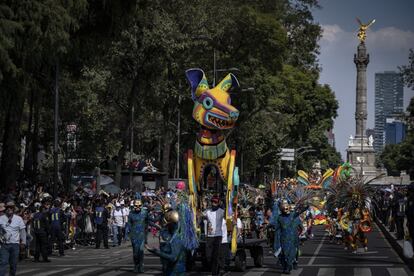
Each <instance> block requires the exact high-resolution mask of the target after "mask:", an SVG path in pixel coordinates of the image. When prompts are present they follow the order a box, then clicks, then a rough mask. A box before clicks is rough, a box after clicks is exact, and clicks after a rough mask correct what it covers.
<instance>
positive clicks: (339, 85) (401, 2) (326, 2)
mask: <svg viewBox="0 0 414 276" xmlns="http://www.w3.org/2000/svg"><path fill="white" fill-rule="evenodd" d="M319 4H320V6H321V9H314V10H313V15H314V20H315V21H316V22H318V23H319V24H321V26H322V29H323V36H322V38H321V40H320V42H319V45H320V55H319V64H320V65H321V68H322V72H321V75H320V80H319V82H320V83H321V84H328V85H329V86H330V87H331V88H332V90H333V91H334V92H335V96H336V99H337V100H338V103H339V109H338V117H337V118H336V119H335V126H334V133H335V139H336V148H337V150H338V151H339V152H340V153H341V155H342V158H343V159H344V160H345V159H346V148H347V147H348V140H349V136H350V135H352V136H355V117H354V113H355V94H356V92H355V90H356V67H355V64H354V62H353V57H354V53H356V47H357V46H358V43H359V40H358V38H357V36H356V35H357V32H358V27H359V25H358V23H357V21H356V19H355V18H356V17H358V18H360V19H361V21H362V22H363V23H367V22H369V21H371V20H372V19H375V20H376V22H375V23H374V24H373V25H372V26H371V27H370V28H369V30H368V31H367V38H366V40H365V44H366V46H367V51H368V53H369V55H370V62H369V64H368V68H367V95H368V121H367V127H368V128H374V101H375V73H377V72H384V71H398V66H401V65H406V64H408V54H409V49H410V48H413V49H414V14H413V11H414V0H392V1H391V0H346V1H344V0H320V1H319ZM413 96H414V91H413V90H411V89H408V88H404V107H405V108H406V106H408V103H409V100H410V99H411V98H412V97H413Z"/></svg>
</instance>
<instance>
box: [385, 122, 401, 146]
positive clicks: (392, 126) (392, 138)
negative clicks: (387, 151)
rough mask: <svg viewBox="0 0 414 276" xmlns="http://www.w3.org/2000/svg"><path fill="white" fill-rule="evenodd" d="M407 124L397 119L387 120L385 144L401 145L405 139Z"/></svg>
mask: <svg viewBox="0 0 414 276" xmlns="http://www.w3.org/2000/svg"><path fill="white" fill-rule="evenodd" d="M405 132H406V124H405V123H404V122H403V121H401V120H399V119H396V118H387V119H386V122H385V144H386V145H391V144H399V143H401V142H402V141H403V140H404V138H405Z"/></svg>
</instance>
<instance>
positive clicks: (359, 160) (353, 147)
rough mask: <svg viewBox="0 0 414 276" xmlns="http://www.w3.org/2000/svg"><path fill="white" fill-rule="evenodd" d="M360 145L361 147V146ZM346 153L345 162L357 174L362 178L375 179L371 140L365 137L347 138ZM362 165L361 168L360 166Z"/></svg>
mask: <svg viewBox="0 0 414 276" xmlns="http://www.w3.org/2000/svg"><path fill="white" fill-rule="evenodd" d="M361 143H362V145H361ZM346 151H347V161H348V162H349V163H350V164H351V165H352V167H353V168H354V169H355V170H356V171H357V172H358V173H360V172H361V168H362V175H364V176H372V177H375V176H376V175H377V169H376V166H375V150H374V147H373V146H372V140H371V141H370V139H368V138H366V137H362V139H361V137H356V138H352V137H350V138H349V143H348V149H347V150H346ZM361 165H362V166H361Z"/></svg>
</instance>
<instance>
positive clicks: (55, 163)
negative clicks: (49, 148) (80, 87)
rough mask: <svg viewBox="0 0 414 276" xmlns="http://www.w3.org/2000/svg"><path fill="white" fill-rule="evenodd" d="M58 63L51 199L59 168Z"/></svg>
mask: <svg viewBox="0 0 414 276" xmlns="http://www.w3.org/2000/svg"><path fill="white" fill-rule="evenodd" d="M58 114H59V62H56V69H55V114H54V143H53V171H54V173H53V179H54V180H53V188H52V192H53V197H56V185H57V184H58V181H59V168H58V165H59V164H58V139H59V137H58V134H59V129H58V118H59V115H58Z"/></svg>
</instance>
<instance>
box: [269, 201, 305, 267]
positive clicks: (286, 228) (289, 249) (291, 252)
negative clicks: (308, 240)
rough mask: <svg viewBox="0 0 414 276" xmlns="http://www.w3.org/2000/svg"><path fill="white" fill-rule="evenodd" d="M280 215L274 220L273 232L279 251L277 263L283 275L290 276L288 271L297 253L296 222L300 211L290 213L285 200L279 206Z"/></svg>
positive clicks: (292, 265)
mask: <svg viewBox="0 0 414 276" xmlns="http://www.w3.org/2000/svg"><path fill="white" fill-rule="evenodd" d="M280 210H281V213H280V214H279V216H278V218H277V219H276V221H275V222H274V223H275V230H276V235H278V236H279V243H280V249H277V250H276V252H278V251H280V250H281V252H280V254H278V256H279V261H280V263H281V265H282V268H283V273H285V274H290V271H291V270H292V269H293V268H294V264H295V261H296V257H297V253H298V247H297V245H298V244H299V242H298V231H297V227H298V220H297V218H298V217H299V214H300V213H301V211H298V210H297V209H296V211H294V212H291V211H290V205H289V203H288V201H287V200H283V201H282V202H281V204H280Z"/></svg>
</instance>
